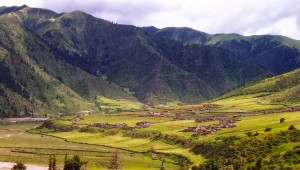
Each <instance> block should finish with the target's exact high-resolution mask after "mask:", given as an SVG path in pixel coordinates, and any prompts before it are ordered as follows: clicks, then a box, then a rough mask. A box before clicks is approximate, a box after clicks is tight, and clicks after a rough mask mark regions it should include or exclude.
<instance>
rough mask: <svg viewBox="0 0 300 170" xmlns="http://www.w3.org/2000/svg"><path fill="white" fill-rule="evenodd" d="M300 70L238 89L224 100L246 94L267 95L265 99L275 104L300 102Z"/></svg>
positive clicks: (225, 96)
mask: <svg viewBox="0 0 300 170" xmlns="http://www.w3.org/2000/svg"><path fill="white" fill-rule="evenodd" d="M299 77H300V69H297V70H294V71H292V72H289V73H286V74H282V75H279V76H276V77H271V78H267V79H265V80H262V81H259V82H257V83H255V84H252V85H249V86H247V87H243V88H238V89H236V90H233V91H232V92H230V93H228V94H226V95H224V96H222V98H227V97H232V96H239V95H245V94H259V93H265V94H264V95H263V97H264V98H265V99H266V100H269V101H271V102H273V103H299V102H300V78H299Z"/></svg>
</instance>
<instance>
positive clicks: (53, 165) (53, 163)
mask: <svg viewBox="0 0 300 170" xmlns="http://www.w3.org/2000/svg"><path fill="white" fill-rule="evenodd" d="M49 170H57V167H56V158H55V155H50V157H49Z"/></svg>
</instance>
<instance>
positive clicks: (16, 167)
mask: <svg viewBox="0 0 300 170" xmlns="http://www.w3.org/2000/svg"><path fill="white" fill-rule="evenodd" d="M25 169H26V166H25V165H24V163H22V162H17V164H16V165H14V166H13V168H12V170H25Z"/></svg>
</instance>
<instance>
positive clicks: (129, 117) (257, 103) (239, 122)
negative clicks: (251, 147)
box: [0, 94, 300, 169]
mask: <svg viewBox="0 0 300 170" xmlns="http://www.w3.org/2000/svg"><path fill="white" fill-rule="evenodd" d="M261 96H263V95H262V94H256V95H244V96H238V97H230V98H227V99H222V100H219V101H212V102H210V103H207V104H199V105H188V106H173V107H169V108H163V109H153V110H149V111H136V112H117V113H110V114H107V113H98V114H76V115H66V116H62V117H60V118H52V119H50V120H48V121H46V123H44V124H43V125H42V126H40V125H41V124H38V123H26V124H7V125H1V127H0V139H1V140H0V146H1V147H0V160H1V161H8V162H15V161H18V160H22V161H23V162H25V163H30V164H38V165H47V164H48V158H49V154H55V155H57V159H58V165H59V166H62V164H63V160H64V154H65V153H68V154H70V155H75V154H77V155H80V156H81V157H82V159H83V160H85V161H88V164H87V165H86V168H87V169H107V168H108V162H109V161H110V159H111V157H112V154H113V153H114V152H115V150H116V149H117V148H118V149H120V155H121V159H120V162H121V165H122V168H123V169H159V168H160V167H161V164H162V162H163V161H164V162H165V163H164V167H165V168H166V169H189V168H191V167H192V166H195V167H197V166H199V165H203V164H207V163H208V162H210V161H213V159H215V158H218V155H217V154H218V153H215V155H214V154H212V153H210V152H209V151H205V149H203V146H206V145H207V147H208V148H209V147H210V145H211V146H214V147H215V148H218V147H220V146H221V145H222V142H225V141H226V139H227V138H228V140H229V141H230V140H234V141H236V142H233V143H229V145H232V147H237V149H238V147H239V146H235V145H233V144H234V143H243V142H245V141H258V142H263V143H264V141H265V142H266V143H267V142H268V140H269V138H271V137H272V138H274V139H277V138H278V136H280V135H279V134H280V133H285V134H284V135H285V136H284V138H286V140H281V141H280V142H278V143H277V144H271V146H270V147H269V149H266V150H264V151H265V152H264V154H265V155H264V156H263V157H262V162H263V165H265V166H268V167H271V166H273V164H272V159H274V158H273V157H274V156H277V157H278V158H280V159H282V163H283V165H286V166H292V167H295V168H300V162H297V161H296V162H295V161H294V162H293V163H287V161H286V160H285V157H284V155H285V154H286V153H288V152H291V151H293V150H295V148H297V147H300V139H299V140H298V138H296V139H294V138H291V137H290V136H289V134H290V132H291V133H292V131H289V130H288V129H289V128H290V127H291V125H293V127H294V128H295V129H300V112H299V111H298V110H297V109H298V106H297V105H284V104H272V103H270V102H268V101H267V100H264V99H263V97H261ZM281 118H284V119H285V120H284V121H283V122H281V123H280V119H281ZM196 120H197V121H196ZM225 120H226V121H232V123H230V124H229V123H227V124H226V125H228V126H229V125H232V127H226V128H225V127H221V126H222V124H221V122H223V123H224V121H225ZM37 126H40V127H39V128H36V129H32V128H35V127H37ZM188 127H190V128H191V127H194V128H198V129H201V128H202V130H203V129H204V130H203V131H205V133H204V132H203V131H201V130H199V131H197V132H196V131H189V132H184V131H185V129H188ZM267 128H268V130H266V129H267ZM202 133H204V134H202ZM295 133H298V132H296V131H295ZM281 136H282V135H281ZM234 138H236V139H234ZM281 138H283V137H281ZM262 145H263V144H262ZM214 147H213V148H214ZM199 148H200V149H199ZM221 152H222V151H221V150H220V153H221ZM245 153H248V150H246V151H245ZM248 154H251V152H249V153H248ZM248 156H249V157H250V156H251V155H248ZM242 157H243V156H241V158H242ZM299 157H300V156H299V155H298V156H297V155H296V158H295V157H293V158H290V159H292V160H298V159H299ZM257 160H258V158H256V157H253V161H254V162H253V163H251V162H249V163H247V162H246V165H247V166H249V167H250V166H254V164H255V161H257ZM299 160H300V159H299ZM226 161H228V160H226ZM274 166H275V165H274ZM276 166H277V165H276Z"/></svg>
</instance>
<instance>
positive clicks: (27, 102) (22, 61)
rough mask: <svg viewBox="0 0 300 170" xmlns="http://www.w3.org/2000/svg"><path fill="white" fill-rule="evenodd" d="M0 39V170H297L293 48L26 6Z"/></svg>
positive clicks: (296, 45) (299, 140)
mask: <svg viewBox="0 0 300 170" xmlns="http://www.w3.org/2000/svg"><path fill="white" fill-rule="evenodd" d="M0 37H1V38H0V118H1V120H0V167H1V166H2V164H3V165H5V166H8V165H9V166H11V163H15V162H19V161H21V162H23V163H25V164H26V165H28V167H31V166H34V167H36V168H40V169H45V168H46V167H47V166H48V164H49V158H51V159H50V160H52V156H53V155H55V161H56V162H55V163H56V165H57V167H58V168H63V167H64V164H65V163H66V162H67V161H68V159H67V158H70V157H73V156H75V157H74V159H75V158H76V155H78V156H79V157H80V159H81V160H82V161H83V162H81V163H82V168H83V169H88V170H99V169H100V170H101V169H120V167H121V169H124V170H127V169H128V170H141V169H142V170H143V169H145V170H148V169H149V170H155V169H161V170H206V169H207V170H216V169H222V170H223V169H224V170H233V169H234V170H240V169H242V170H246V169H247V170H260V169H283V170H292V169H293V170H294V169H296V170H297V169H300V154H299V153H300V69H299V67H300V63H299V61H300V59H299V56H300V41H299V40H294V39H291V38H288V37H284V36H277V35H254V36H242V35H238V34H207V33H204V32H200V31H197V30H193V29H190V28H174V27H169V28H161V29H158V28H155V27H137V26H133V25H122V24H117V23H114V22H111V21H108V20H104V19H100V18H96V17H94V16H92V15H90V14H87V13H84V12H81V11H74V12H69V13H56V12H54V11H51V10H48V9H42V8H32V7H28V6H26V5H23V6H12V7H0ZM68 156H69V157H68ZM77 158H78V157H77ZM77 158H76V159H77ZM113 161H114V162H113ZM52 163H53V162H52ZM111 164H118V167H119V168H112V167H111V166H112V165H111ZM0 169H1V168H0ZM67 170H68V169H67Z"/></svg>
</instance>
